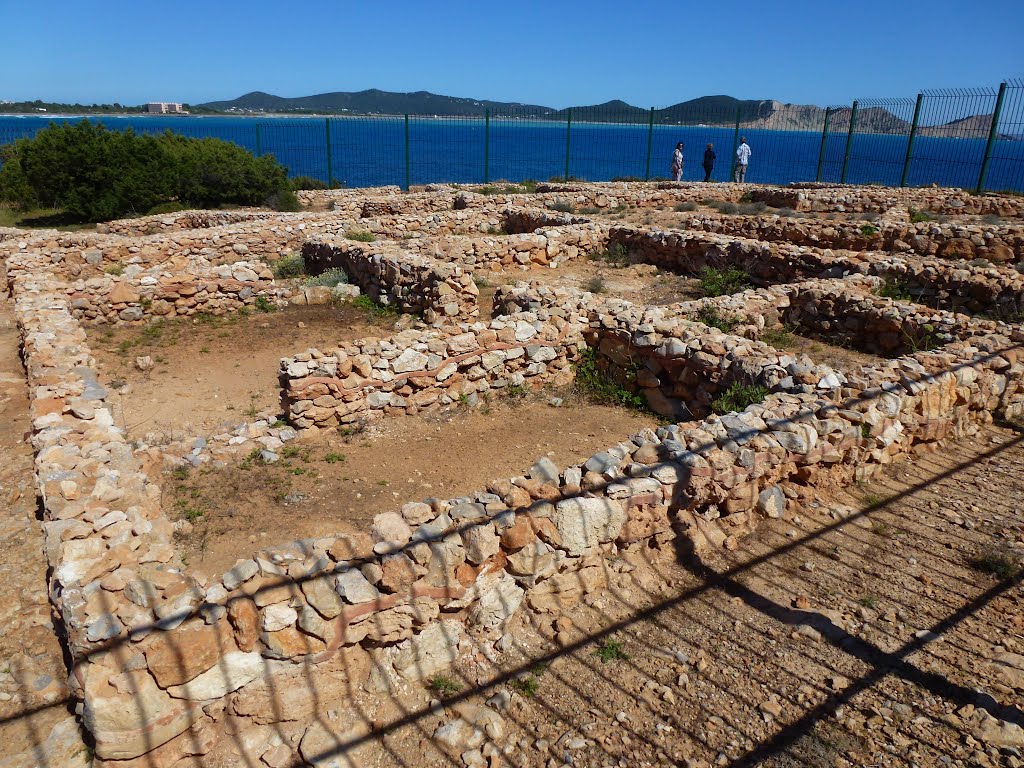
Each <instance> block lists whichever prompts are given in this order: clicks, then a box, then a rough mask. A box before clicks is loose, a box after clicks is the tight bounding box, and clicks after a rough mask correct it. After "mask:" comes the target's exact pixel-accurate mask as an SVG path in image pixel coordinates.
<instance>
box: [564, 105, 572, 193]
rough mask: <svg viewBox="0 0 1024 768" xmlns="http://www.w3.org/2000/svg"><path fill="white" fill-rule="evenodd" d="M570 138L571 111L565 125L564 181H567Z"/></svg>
mask: <svg viewBox="0 0 1024 768" xmlns="http://www.w3.org/2000/svg"><path fill="white" fill-rule="evenodd" d="M571 136H572V110H571V109H570V110H569V116H568V119H567V121H566V124H565V180H566V181H568V180H569V138H570V137H571Z"/></svg>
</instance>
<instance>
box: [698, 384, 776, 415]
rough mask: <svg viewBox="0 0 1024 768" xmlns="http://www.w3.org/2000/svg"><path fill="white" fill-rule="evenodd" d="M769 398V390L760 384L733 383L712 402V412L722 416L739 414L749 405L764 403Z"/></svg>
mask: <svg viewBox="0 0 1024 768" xmlns="http://www.w3.org/2000/svg"><path fill="white" fill-rule="evenodd" d="M766 397H768V388H767V387H765V386H762V385H760V384H742V383H740V382H738V381H735V382H733V383H732V384H730V385H729V387H728V388H727V389H726V390H725V392H723V393H722V394H720V395H719V396H718V397H716V398H715V399H714V400H712V401H711V410H712V411H714V412H715V413H717V414H718V415H719V416H722V415H724V414H726V413H739V412H740V411H743V410H744V409H746V407H747V406H748V405H753V404H754V403H760V402H762V401H763V400H764V399H765V398H766Z"/></svg>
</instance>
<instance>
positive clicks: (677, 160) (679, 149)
mask: <svg viewBox="0 0 1024 768" xmlns="http://www.w3.org/2000/svg"><path fill="white" fill-rule="evenodd" d="M682 178H683V142H681V141H680V142H679V143H678V144H676V151H675V152H673V153H672V181H679V180H680V179H682Z"/></svg>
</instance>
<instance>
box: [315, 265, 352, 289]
mask: <svg viewBox="0 0 1024 768" xmlns="http://www.w3.org/2000/svg"><path fill="white" fill-rule="evenodd" d="M347 282H348V275H346V274H345V270H343V269H341V268H340V267H331V268H330V269H328V270H326V271H324V272H321V273H320V274H319V275H316V276H315V277H309V278H306V285H324V286H327V287H328V288H333V287H334V286H336V285H341V284H343V283H347Z"/></svg>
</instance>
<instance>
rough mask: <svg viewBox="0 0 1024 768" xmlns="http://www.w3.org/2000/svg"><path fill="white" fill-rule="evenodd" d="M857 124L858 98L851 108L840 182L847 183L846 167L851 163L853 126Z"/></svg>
mask: <svg viewBox="0 0 1024 768" xmlns="http://www.w3.org/2000/svg"><path fill="white" fill-rule="evenodd" d="M856 124H857V100H856V99H854V100H853V108H852V109H851V110H850V130H849V131H847V133H846V151H845V152H844V153H843V173H842V175H840V177H839V183H840V184H845V183H846V167H847V166H848V165H849V164H850V147H852V146H853V127H854V126H855V125H856Z"/></svg>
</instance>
